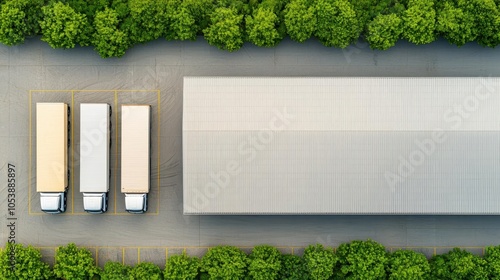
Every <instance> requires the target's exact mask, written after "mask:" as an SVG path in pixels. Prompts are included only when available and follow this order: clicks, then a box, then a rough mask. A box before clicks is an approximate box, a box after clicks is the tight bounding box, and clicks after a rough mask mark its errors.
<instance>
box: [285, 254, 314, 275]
mask: <svg viewBox="0 0 500 280" xmlns="http://www.w3.org/2000/svg"><path fill="white" fill-rule="evenodd" d="M307 277H308V274H307V271H306V267H305V264H304V260H303V259H302V258H301V257H299V256H295V255H283V256H282V257H281V270H280V274H279V279H281V280H307V279H308V278H307Z"/></svg>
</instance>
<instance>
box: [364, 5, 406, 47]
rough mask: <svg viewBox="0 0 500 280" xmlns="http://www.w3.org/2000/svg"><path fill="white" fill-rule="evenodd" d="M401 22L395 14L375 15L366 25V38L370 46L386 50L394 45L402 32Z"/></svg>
mask: <svg viewBox="0 0 500 280" xmlns="http://www.w3.org/2000/svg"><path fill="white" fill-rule="evenodd" d="M401 22H402V20H401V19H400V18H399V17H398V16H397V15H396V14H388V15H382V14H381V15H378V16H376V17H375V18H374V19H373V20H372V21H371V22H370V23H369V24H368V26H367V32H366V33H367V34H366V40H367V41H368V43H369V44H370V48H372V49H378V50H387V49H389V48H391V47H393V46H394V45H396V42H397V41H398V39H399V36H400V35H401V32H403V30H402V26H401Z"/></svg>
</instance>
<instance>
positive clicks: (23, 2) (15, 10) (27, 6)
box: [0, 0, 43, 46]
mask: <svg viewBox="0 0 500 280" xmlns="http://www.w3.org/2000/svg"><path fill="white" fill-rule="evenodd" d="M42 5H43V0H9V1H6V2H5V3H3V4H2V5H1V6H0V42H1V43H2V44H4V45H7V46H13V45H18V44H21V43H24V40H25V38H26V37H27V36H31V35H36V34H38V33H39V32H40V24H39V23H38V21H39V19H40V16H41V13H40V9H41V8H42Z"/></svg>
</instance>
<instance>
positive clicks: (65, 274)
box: [54, 243, 99, 280]
mask: <svg viewBox="0 0 500 280" xmlns="http://www.w3.org/2000/svg"><path fill="white" fill-rule="evenodd" d="M54 273H55V275H56V276H57V277H59V278H63V279H72V280H88V279H89V278H92V277H93V276H94V275H99V268H98V267H97V266H96V265H95V260H94V258H93V257H92V254H91V253H90V251H89V250H88V249H86V248H78V247H77V246H76V245H75V244H74V243H70V244H68V245H67V246H62V247H59V248H57V252H56V264H55V265H54Z"/></svg>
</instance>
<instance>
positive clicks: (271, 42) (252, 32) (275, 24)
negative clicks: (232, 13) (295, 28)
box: [245, 7, 283, 47]
mask: <svg viewBox="0 0 500 280" xmlns="http://www.w3.org/2000/svg"><path fill="white" fill-rule="evenodd" d="M245 20H246V32H247V36H248V40H249V41H250V42H252V43H254V44H255V45H257V46H259V47H272V46H275V45H277V44H278V43H279V42H280V41H281V40H282V39H283V34H281V33H280V32H279V24H280V21H279V19H278V16H277V15H276V14H275V13H274V11H272V10H271V9H267V8H263V7H259V8H257V9H256V10H254V12H253V13H252V15H249V16H247V17H246V18H245Z"/></svg>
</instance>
